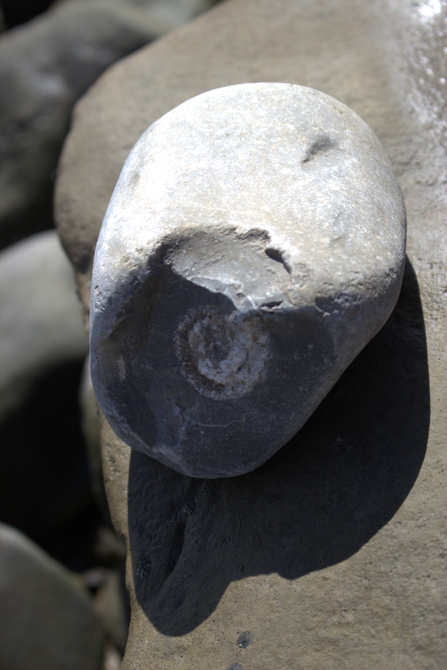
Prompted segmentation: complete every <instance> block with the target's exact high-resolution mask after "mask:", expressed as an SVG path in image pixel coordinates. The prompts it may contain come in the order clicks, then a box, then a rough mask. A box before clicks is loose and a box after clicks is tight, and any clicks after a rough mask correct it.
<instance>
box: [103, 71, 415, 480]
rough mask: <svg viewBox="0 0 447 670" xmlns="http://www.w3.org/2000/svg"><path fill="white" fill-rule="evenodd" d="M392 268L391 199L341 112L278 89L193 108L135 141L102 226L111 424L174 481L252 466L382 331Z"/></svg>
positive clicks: (398, 269) (244, 92) (392, 294)
mask: <svg viewBox="0 0 447 670" xmlns="http://www.w3.org/2000/svg"><path fill="white" fill-rule="evenodd" d="M404 254H405V208H404V204H403V200H402V195H401V191H400V188H399V186H398V183H397V181H396V179H395V177H394V175H393V172H392V169H391V166H390V163H389V161H388V159H387V157H386V155H385V153H384V151H383V149H382V147H381V145H380V143H379V141H378V140H377V138H376V136H375V135H374V133H373V132H372V131H371V130H370V128H369V127H368V126H367V125H366V123H365V122H364V121H362V119H360V117H358V116H357V115H356V114H355V113H354V112H353V111H351V110H350V109H349V108H347V107H346V106H345V105H343V104H342V103H340V102H338V101H337V100H334V99H333V98H331V97H329V96H327V95H325V94H323V93H320V92H318V91H314V90H312V89H309V88H304V87H301V86H294V85H290V84H274V83H261V84H243V85H238V86H229V87H226V88H222V89H217V90H215V91H210V92H208V93H204V94H202V95H199V96H197V97H196V98H192V99H191V100H188V101H187V102H185V103H183V104H182V105H180V106H179V107H177V108H175V109H174V110H172V111H171V112H169V113H168V114H166V115H165V116H163V117H162V118H161V119H159V120H158V121H157V122H156V123H154V124H153V125H152V126H151V127H150V128H148V130H147V131H146V132H145V133H144V134H143V135H142V137H141V138H140V140H139V141H138V142H137V144H136V145H135V147H134V149H133V150H132V152H131V154H130V156H129V158H128V159H127V161H126V164H125V165H124V168H123V170H122V173H121V176H120V178H119V181H118V183H117V186H116V188H115V191H114V194H113V196H112V199H111V201H110V204H109V208H108V210H107V213H106V216H105V219H104V222H103V225H102V228H101V233H100V236H99V240H98V245H97V249H96V254H95V261H94V269H93V281H92V302H91V327H90V351H91V372H92V379H93V384H94V388H95V392H96V396H97V398H98V401H99V404H100V406H101V408H102V410H103V412H104V414H105V416H106V418H107V419H108V421H109V422H110V424H111V426H112V427H113V429H114V430H115V432H116V433H117V435H118V436H120V437H121V438H122V439H123V440H124V441H125V442H126V443H127V444H129V445H130V446H131V447H134V448H135V449H138V450H140V451H143V452H145V453H146V454H148V455H149V456H152V457H153V458H156V459H158V460H159V461H161V462H162V463H165V464H167V465H169V466H171V467H173V468H174V469H175V470H178V471H179V472H182V473H184V474H186V475H190V476H193V477H229V476H234V475H239V474H242V473H245V472H248V471H250V470H253V469H254V468H256V467H258V466H259V465H261V464H262V463H264V462H265V461H266V460H267V459H268V458H269V457H270V456H272V455H273V454H274V453H275V452H276V451H277V450H278V449H279V448H280V447H282V446H283V445H284V444H285V443H286V442H287V441H288V440H289V439H290V438H291V437H292V436H293V435H294V434H295V433H296V432H297V431H298V430H299V428H300V427H301V426H302V425H303V423H304V422H305V421H306V420H307V418H308V417H309V416H310V414H311V413H312V412H313V410H314V409H315V408H316V407H317V405H318V404H319V403H320V402H321V400H322V399H323V398H324V396H325V395H326V394H327V392H328V391H329V390H330V388H331V387H332V385H333V384H334V383H335V381H336V380H337V379H338V377H339V376H340V375H341V373H342V372H343V370H344V369H345V368H346V367H347V365H349V363H350V362H351V361H352V360H353V358H354V357H355V356H356V355H357V354H358V353H359V351H360V350H361V349H362V348H363V347H364V346H365V344H366V343H367V342H368V341H369V340H370V339H371V337H373V335H375V334H376V333H377V331H378V330H379V329H380V328H381V327H382V325H383V324H384V323H385V321H386V319H387V318H388V316H389V314H390V312H391V310H392V309H393V307H394V304H395V302H396V300H397V297H398V293H399V289H400V284H401V279H402V272H403V264H404Z"/></svg>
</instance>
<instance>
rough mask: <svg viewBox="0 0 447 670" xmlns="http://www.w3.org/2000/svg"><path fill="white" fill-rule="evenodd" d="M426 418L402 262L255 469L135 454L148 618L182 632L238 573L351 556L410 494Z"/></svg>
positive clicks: (413, 308)
mask: <svg viewBox="0 0 447 670" xmlns="http://www.w3.org/2000/svg"><path fill="white" fill-rule="evenodd" d="M429 418H430V400H429V383H428V364H427V350H426V339H425V329H424V321H423V314H422V307H421V301H420V296H419V289H418V284H417V279H416V275H415V272H414V270H413V268H412V266H411V264H410V262H409V261H408V259H407V263H406V269H405V275H404V281H403V285H402V291H401V295H400V298H399V301H398V303H397V305H396V308H395V310H394V312H393V314H392V315H391V317H390V319H389V320H388V322H387V323H386V325H385V326H384V327H383V328H382V330H381V331H380V332H379V333H378V335H377V336H376V337H375V338H374V339H373V340H372V341H371V342H370V343H369V344H368V345H367V347H365V349H364V350H363V351H362V352H361V354H360V355H359V356H358V357H357V358H356V360H355V361H354V362H353V363H352V364H351V365H350V367H349V368H348V369H347V370H346V372H345V373H344V374H343V375H342V377H341V378H340V379H339V381H338V382H337V384H336V385H335V386H334V387H333V389H332V390H331V392H330V393H329V394H328V396H327V397H326V398H325V400H324V401H323V402H322V403H321V405H320V406H319V407H318V409H317V410H316V411H315V413H314V414H313V415H312V417H311V418H310V419H309V421H308V422H307V423H306V424H305V426H304V427H303V428H302V429H301V430H300V431H299V433H298V434H297V435H295V437H294V438H293V439H292V440H291V441H290V442H289V443H288V444H287V445H286V446H285V447H283V448H282V449H281V450H280V451H279V452H278V453H277V454H276V455H275V456H274V457H273V458H271V459H270V460H269V461H268V462H267V463H266V464H265V465H263V466H262V467H261V468H258V469H257V470H255V471H254V472H251V473H249V474H247V475H243V476H240V477H235V478H231V479H219V480H199V479H191V478H188V477H185V476H183V475H180V474H178V473H177V472H174V470H171V469H170V468H168V467H166V466H164V465H162V464H160V463H158V462H157V461H154V460H153V459H151V458H149V457H147V456H145V455H144V454H141V453H139V452H137V451H133V452H132V455H131V461H130V472H129V494H128V503H129V507H128V509H129V511H128V514H129V534H130V545H131V553H132V564H133V579H134V585H135V592H136V597H137V599H138V602H139V604H140V606H141V607H142V608H143V610H144V612H145V613H146V615H147V616H148V618H149V619H150V620H151V621H152V623H153V624H154V626H156V627H157V629H158V630H160V631H161V632H162V633H163V634H165V635H172V636H179V635H183V634H185V633H187V632H189V631H191V630H192V629H194V628H195V627H196V626H198V625H199V624H200V623H202V622H203V621H204V619H206V618H207V617H208V616H209V615H210V614H211V613H212V612H213V611H214V609H215V608H216V606H217V604H218V602H219V600H220V598H221V597H222V594H223V593H224V591H225V589H226V588H227V586H228V585H229V583H231V582H233V581H235V580H238V579H242V578H245V577H248V576H251V575H258V574H268V573H272V572H276V573H278V574H279V575H281V576H282V577H284V578H286V579H297V578H299V577H301V576H302V575H305V574H307V573H309V572H312V571H314V570H321V569H323V568H325V567H327V566H330V565H333V564H335V563H339V562H341V561H344V560H346V559H347V558H349V557H350V556H352V555H353V554H355V553H356V552H357V551H358V550H359V549H360V548H361V547H362V546H363V545H364V544H365V543H367V542H368V541H369V540H370V539H371V537H373V535H375V533H377V532H378V531H379V530H380V529H381V528H382V527H383V526H384V525H385V524H386V523H387V522H388V521H389V520H390V519H391V518H392V517H393V515H394V514H395V513H396V511H397V510H398V509H399V507H400V506H401V505H402V503H403V501H404V500H405V498H406V497H407V495H408V494H409V492H410V491H411V488H412V487H413V485H414V482H415V480H416V478H417V476H418V473H419V470H420V468H421V465H422V462H423V460H424V455H425V450H426V444H427V438H428V429H429Z"/></svg>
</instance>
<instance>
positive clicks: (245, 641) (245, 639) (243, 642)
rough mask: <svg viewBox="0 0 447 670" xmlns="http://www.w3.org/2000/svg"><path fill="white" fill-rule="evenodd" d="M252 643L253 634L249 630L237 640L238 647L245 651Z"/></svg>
mask: <svg viewBox="0 0 447 670" xmlns="http://www.w3.org/2000/svg"><path fill="white" fill-rule="evenodd" d="M250 642H251V633H250V631H249V630H244V632H243V633H241V634H240V635H239V637H238V639H237V646H238V647H240V648H241V649H245V648H246V647H248V645H249V644H250Z"/></svg>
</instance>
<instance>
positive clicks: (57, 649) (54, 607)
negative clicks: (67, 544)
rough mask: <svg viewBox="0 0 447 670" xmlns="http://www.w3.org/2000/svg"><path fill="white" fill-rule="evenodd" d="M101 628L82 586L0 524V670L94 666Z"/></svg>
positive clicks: (97, 665) (96, 669)
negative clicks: (0, 669)
mask: <svg viewBox="0 0 447 670" xmlns="http://www.w3.org/2000/svg"><path fill="white" fill-rule="evenodd" d="M102 651H103V630H102V626H101V621H100V619H99V617H98V616H97V614H96V613H95V611H94V609H93V606H92V603H91V601H90V598H89V596H88V594H87V592H86V591H85V590H84V589H82V588H81V587H80V586H78V584H77V583H76V582H75V580H74V578H73V577H72V576H71V574H70V573H69V572H68V571H67V570H66V569H65V568H63V567H62V566H61V565H60V564H58V563H57V562H56V561H54V560H53V559H51V558H50V557H49V556H48V555H47V554H45V552H43V551H42V550H41V549H40V548H39V547H37V546H36V545H35V544H34V543H33V542H31V541H30V540H28V539H27V538H26V537H25V536H24V535H22V534H21V533H19V532H18V531H16V530H15V529H14V528H11V527H9V526H6V525H4V524H0V666H1V668H2V670H79V669H80V668H83V669H84V670H100V668H101V658H102Z"/></svg>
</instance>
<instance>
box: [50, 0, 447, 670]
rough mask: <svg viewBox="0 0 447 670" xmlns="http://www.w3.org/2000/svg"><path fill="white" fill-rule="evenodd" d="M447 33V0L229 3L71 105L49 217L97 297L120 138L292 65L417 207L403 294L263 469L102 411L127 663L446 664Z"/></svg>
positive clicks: (383, 667)
mask: <svg viewBox="0 0 447 670" xmlns="http://www.w3.org/2000/svg"><path fill="white" fill-rule="evenodd" d="M445 46H447V39H446V27H445V8H444V7H443V6H442V5H441V4H439V6H438V4H437V3H419V4H413V3H411V2H410V0H408V1H407V0H387V1H383V2H380V3H378V4H376V3H374V4H367V3H364V2H363V1H361V0H342V1H340V0H337V1H335V0H324V2H322V3H314V2H310V0H309V1H307V0H301V1H300V2H295V1H294V0H293V1H292V0H281V1H280V2H277V3H271V2H269V1H267V0H256V1H254V0H232V1H230V2H228V3H226V4H224V5H222V6H220V7H217V8H216V9H214V10H213V11H212V12H210V13H209V14H207V15H206V16H203V17H201V18H200V19H198V20H197V21H195V22H194V23H192V24H190V25H189V26H186V27H184V28H182V29H181V30H179V31H176V32H175V33H172V34H171V35H169V36H167V37H166V38H164V39H163V40H161V41H159V42H158V43H157V44H156V45H154V46H153V47H151V48H150V49H147V50H143V51H141V52H139V53H138V54H135V55H134V56H132V57H130V58H129V59H127V60H126V61H125V62H123V63H122V64H120V65H119V66H117V67H116V68H114V70H113V71H111V72H110V73H108V74H106V75H105V76H104V77H103V78H102V79H101V81H99V82H98V83H97V84H96V85H95V87H94V88H93V89H92V90H91V92H90V93H89V94H88V96H86V97H85V99H84V100H83V101H82V103H81V104H80V105H79V106H78V108H77V113H76V123H75V126H74V129H73V131H72V133H71V136H70V138H69V140H68V142H67V145H66V149H65V152H64V157H63V160H62V163H61V167H60V177H59V183H58V193H57V203H58V213H57V216H58V221H59V230H60V234H61V236H62V237H63V240H64V244H65V246H66V248H67V250H68V251H69V254H70V257H71V259H72V261H73V263H74V265H75V266H76V268H77V270H78V279H79V282H80V291H81V294H82V297H83V301H84V305H85V307H86V308H87V306H88V304H89V299H90V274H89V268H90V267H91V261H92V257H93V251H94V246H95V242H96V237H97V234H98V231H99V228H100V225H101V221H102V218H103V215H104V212H105V209H106V207H107V203H108V200H109V198H110V195H111V193H112V190H113V187H114V184H115V182H116V179H117V177H118V175H119V172H120V170H121V167H122V165H123V163H124V160H125V158H126V156H127V153H128V151H129V150H130V148H131V147H132V146H133V144H134V143H135V141H136V140H137V139H138V137H139V135H140V134H141V133H142V132H143V131H144V130H145V129H146V128H147V127H148V126H149V125H150V124H151V123H152V122H153V121H155V120H156V119H157V118H159V117H160V116H161V115H162V114H164V113H165V112H167V111H168V110H169V109H172V108H173V107H175V106H176V105H178V104H179V103H180V102H182V101H184V100H186V99H188V98H190V97H192V96H193V95H196V94H198V93H201V92H203V91H205V90H209V89H212V88H216V87H219V86H224V85H229V84H233V83H242V82H247V81H285V82H290V83H298V84H303V85H307V86H311V87H314V88H316V89H319V90H323V91H324V92H326V93H329V94H330V95H333V96H334V97H336V98H338V99H340V100H342V101H343V102H344V103H345V104H347V105H349V106H350V107H352V108H353V109H354V110H355V111H357V112H358V113H359V114H360V115H361V116H362V117H363V118H364V119H365V120H366V121H367V122H368V123H369V125H370V126H371V127H372V128H373V130H375V132H376V133H377V135H378V137H379V139H380V140H381V141H382V143H383V145H384V146H385V149H386V151H387V152H388V154H389V156H390V158H391V160H392V163H393V166H394V169H395V171H396V173H397V174H398V176H399V178H400V182H401V185H402V188H403V192H404V196H405V201H406V207H407V214H408V255H409V259H410V261H411V262H408V264H407V270H406V274H405V277H404V282H403V289H402V294H401V298H400V300H399V302H398V305H397V308H396V310H395V312H394V313H393V315H392V316H391V318H390V320H389V321H388V323H387V324H386V325H385V327H384V328H383V329H382V331H381V332H380V333H379V334H378V336H377V337H376V338H374V340H372V342H371V343H370V344H369V345H368V346H367V347H366V348H365V349H364V351H363V352H362V353H361V354H360V356H359V357H358V358H357V359H356V360H355V361H354V363H353V364H352V365H351V366H350V368H349V369H348V370H347V371H346V373H345V374H344V375H343V376H342V378H341V379H340V381H339V382H338V384H337V385H336V386H335V387H334V389H333V390H332V392H331V393H330V394H329V395H328V396H327V398H326V400H325V401H324V402H323V403H322V404H321V405H320V407H319V408H318V410H317V412H315V413H314V415H313V416H312V417H311V419H310V420H309V421H308V423H307V424H306V425H305V426H304V428H303V429H302V430H301V431H300V433H299V434H298V436H297V437H296V438H295V439H294V440H292V442H291V443H289V445H287V446H286V447H284V448H283V449H282V450H281V451H280V452H278V454H277V455H276V456H275V457H274V458H273V459H271V460H270V461H269V462H268V463H266V464H265V465H264V466H263V467H262V468H259V469H258V470H256V471H255V472H253V473H250V474H248V475H244V476H243V477H239V478H234V479H232V480H226V481H223V482H222V481H219V480H216V481H214V482H211V483H210V482H208V481H205V482H197V480H190V479H188V478H186V477H183V476H181V475H178V474H176V473H175V472H173V471H172V470H170V469H169V468H166V467H164V466H162V465H160V464H158V463H156V462H155V461H153V460H151V459H150V458H147V457H145V456H144V455H142V454H138V453H137V452H135V453H132V454H131V451H130V449H129V448H128V447H126V446H125V445H124V444H123V443H122V442H121V441H120V440H118V438H117V437H116V435H114V434H113V431H112V430H111V429H110V427H109V426H108V425H107V423H105V422H104V420H103V429H102V431H103V432H102V441H103V462H104V471H105V480H106V487H107V492H108V497H109V502H110V505H111V512H112V518H113V520H114V523H115V526H116V528H117V530H118V533H119V534H120V536H121V537H123V538H124V539H125V540H126V543H127V547H128V552H129V559H130V560H129V563H128V565H129V568H128V585H129V589H130V593H131V602H132V608H133V617H132V623H131V631H130V637H129V642H128V646H127V652H126V657H125V661H124V666H123V667H124V668H125V669H126V670H130V668H132V670H137V669H138V670H140V669H141V670H143V669H144V670H148V668H154V669H155V668H157V670H163V669H169V670H172V668H176V667H178V668H191V669H192V668H194V670H197V669H200V668H204V669H205V668H206V669H207V670H208V668H210V667H213V666H216V665H217V666H218V667H219V668H222V669H223V670H227V669H228V668H235V667H238V668H239V667H240V668H243V670H267V668H271V667H272V665H273V666H274V667H275V668H278V669H280V670H290V668H294V667H297V664H299V666H300V668H303V670H313V669H315V668H331V670H332V669H333V668H334V669H335V668H346V667H355V668H356V669H358V670H388V668H389V667H391V666H392V667H397V668H399V669H402V670H419V669H420V668H424V669H426V670H441V668H444V667H445V665H446V663H447V656H446V649H447V645H446V644H445V612H444V603H445V599H446V594H445V581H444V579H445V578H444V571H443V567H444V560H445V521H444V514H443V511H444V497H445V495H444V488H445V486H444V479H443V474H442V472H443V468H445V458H446V450H445V434H446V419H447V416H446V408H447V398H446V386H445V378H446V372H447V370H446V368H447V360H446V359H447V356H446V346H445V327H446V308H445V301H444V295H445V291H444V289H445V286H444V284H445V266H446V258H445V248H446V235H447V230H446V227H445V209H446V197H445V181H446V158H445V156H446V151H445V148H446V145H445V122H444V110H445V95H446V94H445V79H447V77H446V75H445V73H444V70H443V68H445V58H444V55H443V49H444V47H445ZM117 137H119V138H120V141H119V142H118V141H117V140H116V138H117ZM87 165H88V166H90V167H89V169H87ZM421 300H422V303H421ZM241 635H242V636H243V638H241ZM241 639H243V640H244V641H245V640H247V639H248V640H249V643H248V645H246V646H244V644H245V642H244V644H242V645H241V644H240V643H239V642H238V641H239V640H241Z"/></svg>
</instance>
